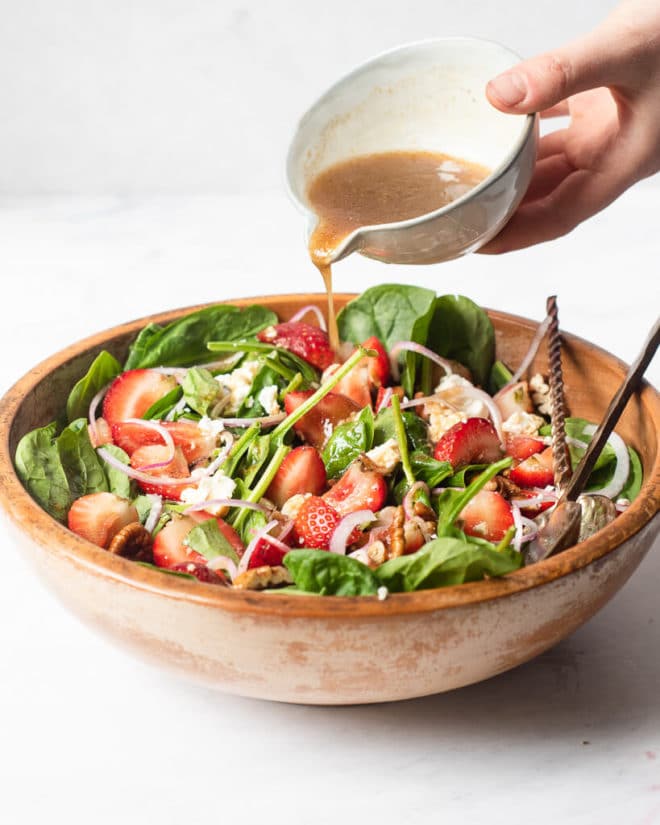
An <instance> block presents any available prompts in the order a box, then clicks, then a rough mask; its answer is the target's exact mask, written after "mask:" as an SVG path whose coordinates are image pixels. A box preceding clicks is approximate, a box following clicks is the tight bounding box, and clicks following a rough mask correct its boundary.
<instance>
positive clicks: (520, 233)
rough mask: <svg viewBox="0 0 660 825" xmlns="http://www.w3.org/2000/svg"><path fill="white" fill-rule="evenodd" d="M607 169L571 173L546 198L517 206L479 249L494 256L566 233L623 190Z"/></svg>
mask: <svg viewBox="0 0 660 825" xmlns="http://www.w3.org/2000/svg"><path fill="white" fill-rule="evenodd" d="M611 172H612V170H610V174H609V175H608V174H605V173H603V172H594V171H591V170H587V169H579V170H577V171H575V172H572V173H571V174H569V175H568V177H566V178H565V179H564V180H563V182H562V183H561V184H560V185H559V186H558V187H557V188H556V189H555V190H554V191H553V192H551V193H550V194H549V195H548V196H547V197H544V198H542V199H540V200H536V201H533V202H532V203H528V204H526V205H524V206H521V207H520V208H519V209H518V211H517V212H516V213H515V214H514V216H513V218H512V219H511V220H510V221H509V223H508V224H507V225H506V226H505V227H504V229H503V230H502V232H500V234H499V235H497V237H495V238H493V240H492V241H490V243H488V244H486V246H484V247H483V248H482V249H481V250H480V251H481V252H484V253H486V254H490V255H497V254H501V253H502V252H512V251H513V250H515V249H524V248H525V247H528V246H532V245H533V244H538V243H543V242H545V241H551V240H554V239H555V238H560V237H561V236H562V235H566V234H567V233H568V232H570V231H571V230H572V229H575V227H576V226H577V225H578V224H580V223H582V221H584V220H586V219H587V218H589V217H591V216H592V215H595V214H596V213H597V212H600V210H601V209H604V208H605V207H606V206H608V205H609V204H610V203H612V201H613V200H615V199H616V198H617V197H618V196H619V195H620V194H621V193H622V192H623V191H624V190H625V188H626V187H625V185H624V184H623V183H622V181H621V180H620V179H619V178H618V176H617V175H616V174H611Z"/></svg>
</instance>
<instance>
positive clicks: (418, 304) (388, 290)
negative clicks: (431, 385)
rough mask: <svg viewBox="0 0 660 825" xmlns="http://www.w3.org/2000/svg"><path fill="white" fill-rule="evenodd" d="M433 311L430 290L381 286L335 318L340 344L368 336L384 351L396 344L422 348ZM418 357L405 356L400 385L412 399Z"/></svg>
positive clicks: (398, 285) (364, 293)
mask: <svg viewBox="0 0 660 825" xmlns="http://www.w3.org/2000/svg"><path fill="white" fill-rule="evenodd" d="M434 307H435V293H434V292H432V291H431V290H430V289H423V288H422V287H418V286H409V285H403V284H381V285H379V286H375V287H371V289H367V290H366V291H365V292H363V293H362V295H360V296H359V297H358V298H354V299H353V300H352V301H350V302H349V303H348V304H346V306H345V307H344V308H343V309H342V310H341V312H340V313H339V314H338V315H337V324H338V326H339V334H340V336H341V339H342V341H352V342H353V343H354V344H360V343H362V342H363V341H365V340H366V339H367V338H369V337H370V336H372V335H375V336H376V337H377V338H379V339H380V341H382V343H383V344H384V345H385V348H386V349H387V350H391V349H392V347H393V346H394V345H395V344H396V343H398V342H399V341H415V342H416V343H418V344H425V343H426V339H427V336H428V334H429V325H430V323H431V319H432V317H433V312H434ZM418 360H419V356H417V355H415V354H414V353H407V354H406V370H405V373H404V375H403V378H402V383H403V386H404V388H405V391H406V394H407V395H409V396H412V394H413V390H414V385H415V371H416V364H417V361H418Z"/></svg>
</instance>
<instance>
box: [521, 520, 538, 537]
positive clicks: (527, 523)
mask: <svg viewBox="0 0 660 825" xmlns="http://www.w3.org/2000/svg"><path fill="white" fill-rule="evenodd" d="M520 521H521V522H522V526H523V529H524V530H526V532H523V539H522V540H523V542H527V541H532V539H535V538H536V536H537V534H538V532H539V526H538V524H537V523H536V522H535V521H533V520H532V519H531V518H527V517H526V516H523V515H522V514H521V515H520Z"/></svg>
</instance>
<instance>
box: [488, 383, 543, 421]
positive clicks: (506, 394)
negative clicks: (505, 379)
mask: <svg viewBox="0 0 660 825" xmlns="http://www.w3.org/2000/svg"><path fill="white" fill-rule="evenodd" d="M494 401H495V403H496V404H497V408H498V410H499V411H500V415H501V416H502V418H503V419H505V420H506V419H507V418H508V417H509V416H510V415H513V413H515V412H520V411H522V412H528V413H531V412H533V411H534V407H533V406H532V399H531V398H530V397H529V387H528V386H527V381H518V383H517V384H512V385H511V386H510V387H505V388H504V389H503V390H500V391H499V392H498V393H497V394H496V395H495V398H494Z"/></svg>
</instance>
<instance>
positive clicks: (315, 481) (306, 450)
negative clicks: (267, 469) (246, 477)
mask: <svg viewBox="0 0 660 825" xmlns="http://www.w3.org/2000/svg"><path fill="white" fill-rule="evenodd" d="M326 484H327V477H326V474H325V465H324V463H323V460H322V459H321V456H320V455H319V454H318V452H317V451H316V450H315V449H314V447H296V448H295V449H293V450H291V452H290V453H289V454H288V455H287V456H285V458H284V461H283V462H282V463H281V464H280V469H279V470H278V471H277V473H275V478H274V479H273V480H272V482H271V484H270V487H269V488H268V491H267V492H266V498H269V499H270V500H271V501H272V502H273V503H274V504H275V505H276V506H277V507H278V508H280V509H281V508H282V505H283V504H284V502H285V501H288V499H290V498H291V496H295V495H296V494H298V493H311V494H312V495H314V496H320V495H321V493H322V492H323V491H324V490H325V487H326Z"/></svg>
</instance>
